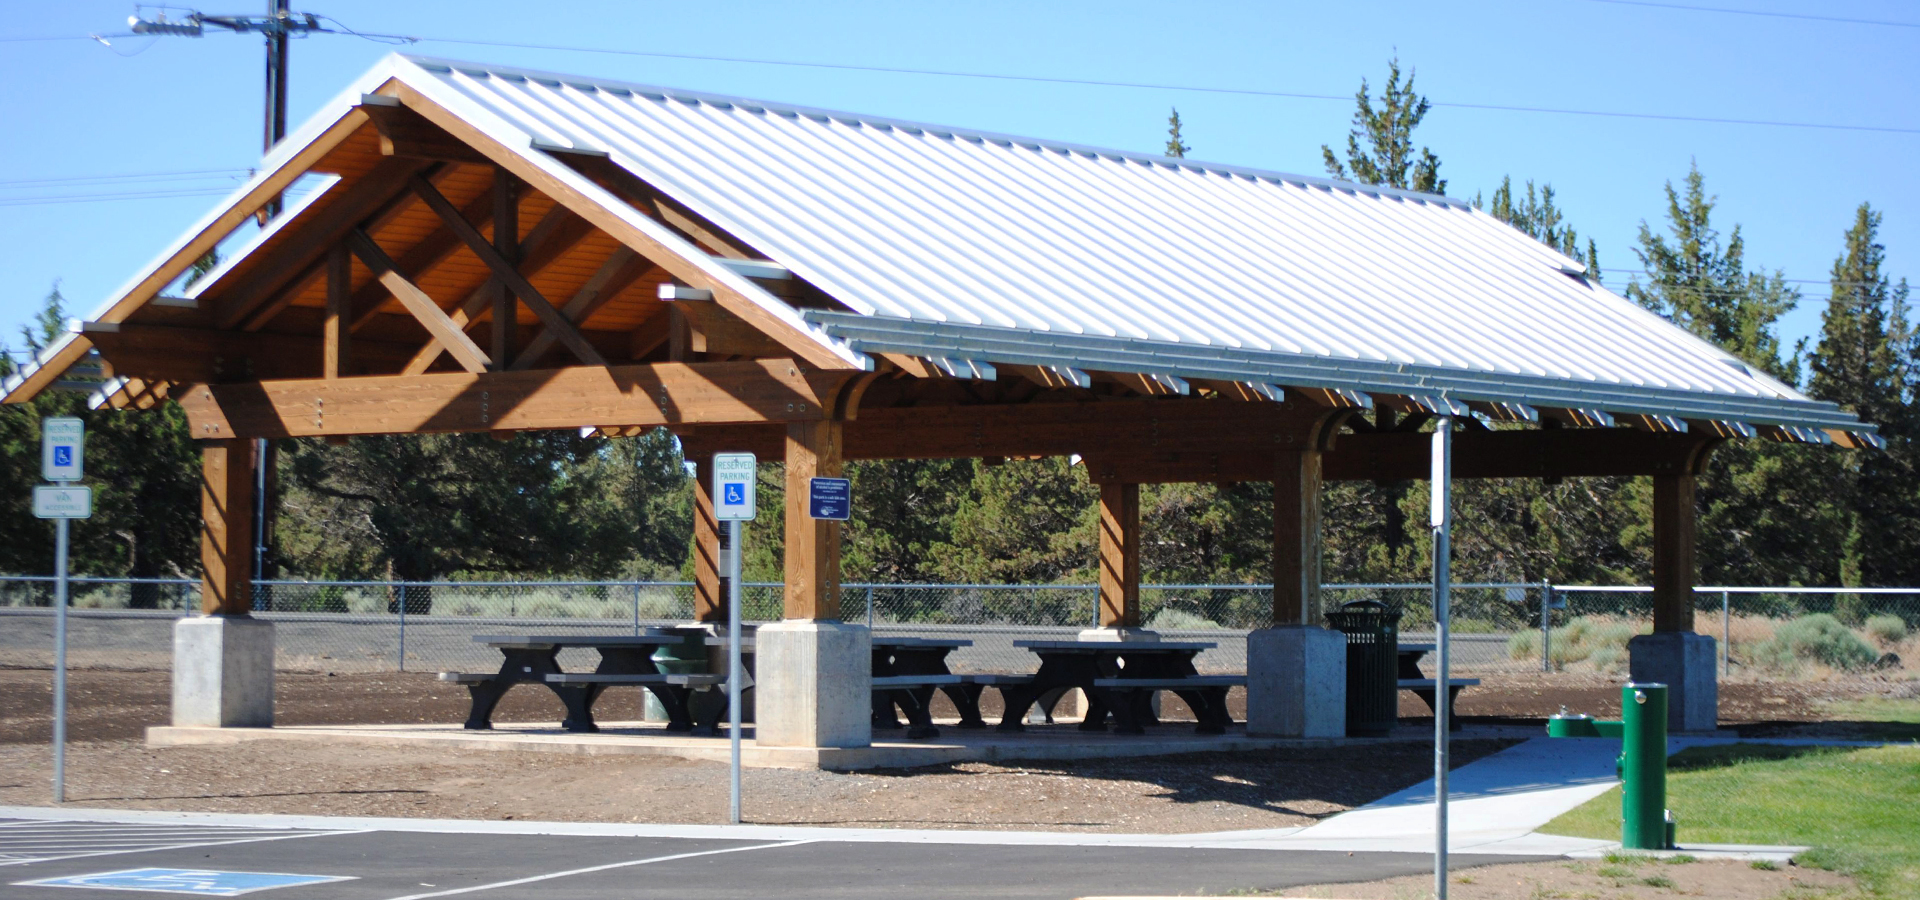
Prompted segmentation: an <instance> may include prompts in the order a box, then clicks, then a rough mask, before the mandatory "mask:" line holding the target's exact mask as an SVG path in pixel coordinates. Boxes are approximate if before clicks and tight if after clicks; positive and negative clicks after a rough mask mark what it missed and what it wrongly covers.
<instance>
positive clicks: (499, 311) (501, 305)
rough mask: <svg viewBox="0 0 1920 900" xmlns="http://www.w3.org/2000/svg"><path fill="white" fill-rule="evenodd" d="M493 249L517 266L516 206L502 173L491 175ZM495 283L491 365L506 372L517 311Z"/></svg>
mask: <svg viewBox="0 0 1920 900" xmlns="http://www.w3.org/2000/svg"><path fill="white" fill-rule="evenodd" d="M493 249H495V250H498V251H500V255H501V256H502V257H505V258H506V261H507V262H509V263H511V264H513V265H515V266H518V265H519V264H520V203H519V197H518V191H517V190H516V185H515V184H514V182H513V176H512V175H509V174H507V170H505V169H495V170H494V172H493ZM495 281H496V282H497V285H496V287H495V288H494V294H493V365H494V368H496V369H506V368H507V367H508V366H509V365H510V364H511V361H512V360H513V356H514V348H515V345H516V342H517V339H518V335H516V334H515V328H516V327H517V326H518V325H519V318H518V316H519V314H520V312H519V307H518V305H516V304H515V303H514V302H513V301H514V297H513V289H512V288H509V287H507V285H506V283H505V282H500V281H499V279H495Z"/></svg>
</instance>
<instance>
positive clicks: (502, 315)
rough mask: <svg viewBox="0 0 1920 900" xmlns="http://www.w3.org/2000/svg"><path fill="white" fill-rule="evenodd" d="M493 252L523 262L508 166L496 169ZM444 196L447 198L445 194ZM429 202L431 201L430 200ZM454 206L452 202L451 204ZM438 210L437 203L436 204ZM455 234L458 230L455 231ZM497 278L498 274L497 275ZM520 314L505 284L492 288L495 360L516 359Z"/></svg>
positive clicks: (502, 362)
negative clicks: (514, 352)
mask: <svg viewBox="0 0 1920 900" xmlns="http://www.w3.org/2000/svg"><path fill="white" fill-rule="evenodd" d="M489 193H491V194H493V244H492V246H493V252H495V253H497V254H499V255H500V258H501V259H503V260H505V261H506V262H507V265H508V267H510V268H512V267H517V266H519V265H520V197H519V193H520V189H519V185H517V184H516V183H515V182H514V180H513V176H512V175H509V174H507V172H506V170H505V169H500V168H495V169H494V170H493V186H492V189H491V191H489ZM442 199H443V200H444V199H445V198H442ZM427 205H429V206H432V205H433V204H432V202H431V201H429V202H428V204H427ZM449 206H451V204H449ZM435 211H436V212H437V211H438V207H435ZM456 216H458V217H459V218H460V221H461V222H463V223H464V222H466V221H468V220H467V219H466V217H465V216H459V215H458V214H457V213H456ZM456 234H458V232H457V231H456ZM494 280H495V281H498V280H499V279H498V277H497V276H496V278H495V279H494ZM519 324H520V316H519V315H518V314H517V313H515V312H514V309H513V294H512V293H510V292H509V291H508V290H507V288H506V286H505V285H501V286H499V287H497V288H495V289H494V291H493V360H494V363H495V365H498V366H505V365H506V364H507V361H508V360H510V359H513V348H514V346H515V344H516V343H518V342H517V341H516V340H515V338H516V337H517V335H516V334H515V333H514V332H516V331H517V330H518V326H519Z"/></svg>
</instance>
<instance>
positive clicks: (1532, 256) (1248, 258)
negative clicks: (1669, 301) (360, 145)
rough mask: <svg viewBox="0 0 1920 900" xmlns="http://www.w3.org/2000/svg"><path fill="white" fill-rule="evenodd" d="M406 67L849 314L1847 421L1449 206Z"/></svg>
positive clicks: (707, 100) (539, 76)
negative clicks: (578, 153)
mask: <svg viewBox="0 0 1920 900" xmlns="http://www.w3.org/2000/svg"><path fill="white" fill-rule="evenodd" d="M410 59H412V62H413V63H414V64H415V65H417V66H418V71H419V72H420V73H421V74H422V75H423V76H425V77H428V78H430V79H431V81H432V82H433V83H434V84H433V86H434V87H435V88H437V90H435V91H430V93H437V92H438V91H451V92H455V93H457V94H458V95H459V96H460V97H461V98H462V99H463V100H465V101H466V102H469V103H472V104H477V105H478V106H480V107H482V108H484V109H486V110H488V111H490V112H492V113H494V114H496V115H497V116H499V117H500V118H501V119H502V120H503V121H505V122H507V123H510V124H511V125H512V126H513V127H515V128H517V129H519V130H521V131H523V132H524V133H525V134H526V135H527V138H528V140H530V141H531V142H536V143H548V144H554V145H560V146H569V147H578V148H590V149H594V150H598V151H605V152H606V153H608V154H609V155H610V157H611V158H612V160H613V161H614V162H616V163H617V164H619V165H621V166H622V167H624V168H626V169H628V170H629V171H631V172H632V173H633V174H635V175H636V176H638V177H640V178H642V179H644V180H645V181H647V182H649V183H650V184H652V185H654V186H655V187H657V188H659V189H660V190H662V191H664V192H666V193H667V194H668V195H670V196H672V197H673V198H674V199H676V200H678V201H680V202H681V203H684V204H686V205H687V206H688V207H689V208H691V209H693V210H694V211H696V212H698V213H700V214H701V215H703V216H705V217H707V218H708V219H710V220H712V221H713V222H715V223H716V224H718V225H720V226H721V227H722V228H725V229H726V230H728V231H730V232H732V233H733V234H735V235H736V236H738V237H739V238H741V239H742V240H744V241H746V242H748V243H749V244H751V245H752V246H754V247H755V248H757V249H759V250H760V251H761V252H763V253H765V254H767V255H768V257H770V258H771V259H773V260H775V261H777V262H779V263H781V264H782V265H785V266H787V267H788V268H790V269H792V270H793V271H794V272H795V273H796V274H798V275H800V276H802V277H804V278H806V279H807V280H809V281H810V282H812V283H813V284H815V285H817V286H818V287H820V288H821V289H823V290H825V291H826V292H827V293H828V294H830V295H832V296H833V297H835V298H836V299H838V300H840V301H841V302H843V303H845V304H846V305H847V306H848V307H849V308H850V309H852V310H853V311H855V312H856V313H859V314H861V315H864V316H873V317H879V318H882V319H888V320H894V321H902V320H904V321H911V322H919V323H945V324H952V325H975V326H988V327H990V328H998V329H1010V330H1014V331H1017V332H1019V333H1024V334H1034V335H1038V334H1049V333H1051V334H1060V335H1082V336H1100V337H1109V338H1122V339H1133V340H1139V341H1144V342H1149V343H1151V344H1153V345H1165V344H1176V345H1192V346H1194V347H1205V348H1214V349H1232V350H1238V351H1245V352H1251V353H1272V354H1280V355H1284V356H1285V357H1288V358H1289V361H1290V362H1294V363H1297V364H1299V365H1305V366H1307V367H1309V368H1311V367H1313V366H1314V362H1315V361H1316V360H1324V361H1325V364H1326V365H1325V369H1326V373H1327V375H1328V376H1330V377H1329V378H1328V379H1327V380H1328V381H1334V380H1337V379H1338V377H1339V376H1338V375H1337V374H1336V373H1340V372H1343V371H1348V368H1347V366H1345V365H1343V363H1362V364H1372V365H1381V364H1385V365H1387V366H1408V367H1417V368H1419V369H1421V370H1423V371H1437V372H1441V373H1446V372H1457V373H1459V374H1461V375H1465V376H1470V377H1471V378H1472V379H1473V380H1475V381H1476V382H1479V383H1483V384H1487V383H1493V380H1494V379H1497V378H1498V377H1499V376H1513V377H1514V378H1516V379H1518V382H1525V383H1528V384H1534V383H1536V382H1539V381H1542V380H1544V381H1555V380H1558V381H1566V382H1570V383H1572V384H1570V385H1569V386H1568V387H1569V388H1571V389H1573V392H1574V393H1576V394H1591V393H1594V392H1601V393H1604V392H1605V390H1606V389H1610V388H1615V387H1619V388H1628V389H1630V393H1634V394H1636V395H1637V396H1638V398H1639V399H1640V400H1641V401H1642V402H1640V403H1636V404H1635V408H1637V409H1639V410H1640V411H1643V412H1650V413H1656V414H1659V413H1671V412H1674V410H1666V409H1659V408H1647V407H1646V403H1649V402H1651V401H1652V400H1653V399H1654V398H1662V397H1666V396H1669V395H1672V394H1675V393H1690V394H1705V395H1713V396H1714V397H1720V398H1725V399H1728V400H1744V401H1748V402H1747V403H1744V404H1736V405H1737V406H1741V407H1743V408H1746V409H1748V410H1749V411H1751V409H1753V401H1760V404H1759V405H1761V406H1768V407H1771V406H1773V405H1774V402H1777V401H1785V403H1784V404H1780V406H1779V408H1778V409H1777V410H1775V411H1774V412H1773V414H1772V415H1769V416H1765V417H1762V418H1768V419H1788V418H1797V417H1799V416H1803V415H1810V416H1811V418H1809V419H1808V421H1809V422H1811V421H1814V420H1819V421H1822V422H1829V423H1831V422H1836V421H1839V420H1844V419H1846V418H1847V417H1846V415H1845V414H1844V413H1839V412H1838V411H1837V410H1833V409H1832V408H1831V407H1830V406H1829V405H1826V404H1810V402H1809V401H1807V400H1806V398H1804V397H1802V396H1800V395H1799V394H1797V393H1795V392H1793V391H1792V390H1791V389H1789V388H1787V387H1786V386H1784V385H1780V384H1779V383H1777V382H1774V381H1772V380H1771V379H1768V378H1765V377H1764V376H1759V375H1756V374H1755V373H1753V372H1750V371H1748V370H1747V368H1746V367H1745V366H1744V365H1741V364H1740V363H1739V362H1738V360H1735V359H1734V358H1732V357H1731V356H1729V355H1728V354H1727V353H1725V352H1724V351H1721V350H1719V349H1718V348H1715V347H1713V346H1711V345H1709V344H1707V343H1705V342H1703V341H1700V340H1699V339H1697V338H1695V337H1694V336H1692V335H1691V334H1688V333H1687V332H1685V331H1684V330H1682V329H1680V328H1677V327H1675V326H1673V325H1672V324H1670V323H1668V322H1666V321H1664V320H1662V319H1660V318H1659V317H1657V316H1655V315H1653V314H1652V313H1650V312H1648V311H1646V310H1644V309H1642V308H1640V307H1639V306H1637V305H1635V304H1633V303H1632V302H1630V301H1628V300H1626V299H1624V298H1622V297H1620V296H1618V295H1615V294H1613V293H1611V292H1609V291H1607V290H1605V289H1604V288H1602V287H1600V286H1598V285H1596V284H1594V283H1591V282H1589V281H1587V280H1585V279H1583V278H1580V277H1578V276H1577V275H1572V274H1569V272H1570V271H1572V272H1577V271H1579V269H1580V266H1579V264H1578V263H1577V262H1575V261H1573V260H1570V259H1567V258H1566V257H1564V256H1562V255H1560V254H1558V253H1556V252H1554V251H1552V250H1550V249H1548V248H1547V247H1545V246H1542V245H1541V244H1539V243H1538V242H1536V241H1534V240H1532V239H1531V238H1528V237H1527V236H1525V235H1523V234H1521V233H1520V232H1518V231H1516V230H1514V229H1512V228H1510V227H1508V226H1507V225H1505V224H1504V223H1501V222H1499V221H1497V220H1495V219H1494V218H1492V217H1491V216H1488V215H1486V214H1485V213H1482V212H1480V211H1477V210H1474V209H1472V208H1470V207H1469V206H1467V205H1466V204H1463V203H1460V202H1459V201H1456V200H1451V199H1448V198H1440V197H1432V196H1426V195H1419V194H1413V193H1409V192H1405V191H1394V190H1389V189H1379V188H1372V187H1365V186H1359V185H1351V184H1343V183H1340V182H1333V181H1329V180H1326V179H1321V178H1310V177H1305V176H1297V175H1285V174H1281V173H1274V172H1263V171H1258V170H1252V169H1245V168H1239V167H1232V166H1222V165H1217V164H1212V163H1200V162H1193V161H1189V160H1170V159H1163V158H1156V157H1151V156H1147V155H1143V154H1132V153H1125V152H1121V151H1113V150H1103V149H1097V148H1088V147H1079V146H1075V145H1069V144H1060V143H1054V142H1046V141H1036V140H1033V139H1029V138H1016V137H1012V136H1007V135H995V134H986V133H979V132H968V131H966V130H963V129H954V128H947V127H942V126H934V125H923V124H916V123H907V122H900V121H897V120H889V119H880V118H875V117H867V116H858V115H851V114H847V113H837V112H828V111H823V110H813V109H806V108H800V107H790V106H783V105H780V104H775V103H767V102H763V101H758V100H742V99H739V98H731V97H718V96H714V95H706V94H696V93H692V92H687V91H679V90H674V89H668V88H650V87H644V86H640V85H625V84H614V83H608V82H590V81H587V80H584V79H580V78H576V77H572V76H564V77H563V76H555V75H548V74H545V73H536V72H527V71H523V70H513V69H504V68H498V67H491V66H480V65H475V64H470V63H457V62H442V61H435V60H426V59H417V58H410ZM409 80H411V79H409ZM523 145H525V144H524V143H523ZM836 327H837V326H836ZM979 358H982V359H992V358H993V357H991V356H986V357H979ZM1528 395H1529V396H1531V395H1532V394H1531V393H1529V394H1528ZM1485 399H1489V400H1499V399H1503V398H1502V397H1498V396H1489V397H1486V398H1485ZM1505 399H1513V400H1516V401H1522V402H1532V401H1527V400H1525V397H1523V396H1511V397H1507V398H1505ZM1698 399H1699V400H1708V398H1705V397H1703V398H1698ZM1802 404H1808V406H1802ZM1684 405H1686V406H1687V407H1689V408H1690V409H1691V410H1693V411H1692V413H1691V414H1693V415H1701V414H1703V413H1701V412H1700V411H1699V404H1698V403H1692V402H1689V403H1687V404H1684ZM1709 406H1711V402H1710V401H1709ZM1815 407H1820V408H1818V409H1815Z"/></svg>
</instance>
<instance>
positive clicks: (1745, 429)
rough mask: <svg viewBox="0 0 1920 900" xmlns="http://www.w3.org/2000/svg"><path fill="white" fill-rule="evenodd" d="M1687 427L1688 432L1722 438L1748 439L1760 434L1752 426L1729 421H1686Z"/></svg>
mask: <svg viewBox="0 0 1920 900" xmlns="http://www.w3.org/2000/svg"><path fill="white" fill-rule="evenodd" d="M1687 427H1688V429H1689V430H1690V431H1697V432H1700V433H1702V434H1710V435H1713V436H1715V437H1723V438H1750V437H1754V436H1756V435H1758V434H1759V433H1760V431H1759V429H1756V428H1754V427H1753V426H1752V425H1748V424H1747V423H1745V422H1738V421H1734V420H1731V419H1705V420H1703V419H1688V420H1687Z"/></svg>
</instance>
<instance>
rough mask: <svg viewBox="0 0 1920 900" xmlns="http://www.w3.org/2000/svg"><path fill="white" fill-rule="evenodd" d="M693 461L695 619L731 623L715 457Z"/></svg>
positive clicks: (695, 456)
mask: <svg viewBox="0 0 1920 900" xmlns="http://www.w3.org/2000/svg"><path fill="white" fill-rule="evenodd" d="M690 455H691V456H692V457H693V465H694V477H693V618H694V620H695V621H698V622H725V621H726V620H727V581H726V577H725V576H724V575H722V574H721V569H722V566H721V564H720V550H721V547H720V541H721V538H722V533H721V529H720V522H719V520H717V519H715V518H714V517H713V454H711V453H694V454H690Z"/></svg>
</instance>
